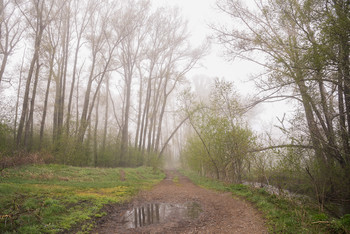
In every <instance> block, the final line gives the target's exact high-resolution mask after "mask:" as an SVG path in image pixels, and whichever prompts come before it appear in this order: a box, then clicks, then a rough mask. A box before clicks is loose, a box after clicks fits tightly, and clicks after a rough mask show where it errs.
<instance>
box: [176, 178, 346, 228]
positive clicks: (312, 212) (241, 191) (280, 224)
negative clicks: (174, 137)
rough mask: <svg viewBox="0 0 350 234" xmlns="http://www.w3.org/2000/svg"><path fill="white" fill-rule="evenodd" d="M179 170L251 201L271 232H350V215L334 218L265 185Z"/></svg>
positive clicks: (209, 186) (215, 187) (219, 189)
mask: <svg viewBox="0 0 350 234" xmlns="http://www.w3.org/2000/svg"><path fill="white" fill-rule="evenodd" d="M181 172H182V173H183V174H184V175H186V176H187V177H189V178H190V179H191V180H192V181H193V183H195V184H197V185H199V186H201V187H204V188H208V189H213V190H217V191H228V192H232V194H233V195H234V196H238V197H241V198H244V199H246V200H248V201H249V202H251V203H252V204H253V205H254V206H255V207H257V208H258V209H259V210H260V211H261V212H262V214H263V216H264V218H265V220H266V224H267V227H268V229H269V232H270V233H350V215H345V216H344V217H343V218H342V219H335V218H332V217H330V216H328V215H327V214H325V213H321V212H319V211H318V209H317V208H315V207H314V205H312V204H310V203H307V202H304V201H302V200H291V199H288V198H285V197H280V196H276V195H271V194H269V193H267V192H266V191H265V190H264V189H253V188H251V187H248V186H245V185H241V184H230V185H228V184H224V183H223V182H221V181H217V180H213V179H208V178H205V177H201V176H198V175H197V174H195V173H193V172H188V171H181Z"/></svg>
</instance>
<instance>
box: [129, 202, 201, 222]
mask: <svg viewBox="0 0 350 234" xmlns="http://www.w3.org/2000/svg"><path fill="white" fill-rule="evenodd" d="M201 212H202V208H201V206H200V204H199V203H197V202H189V203H185V204H170V203H148V204H143V205H141V206H138V207H134V208H132V209H130V210H128V211H127V212H126V213H125V214H124V216H123V223H124V225H125V227H126V228H137V227H143V226H147V225H150V224H157V223H166V222H171V221H179V220H184V219H185V220H186V219H187V220H189V219H196V218H198V216H199V215H200V213H201Z"/></svg>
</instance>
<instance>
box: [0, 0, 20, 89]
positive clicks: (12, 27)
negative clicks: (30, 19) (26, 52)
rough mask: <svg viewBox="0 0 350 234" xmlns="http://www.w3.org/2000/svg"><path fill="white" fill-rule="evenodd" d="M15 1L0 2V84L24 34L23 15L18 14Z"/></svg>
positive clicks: (4, 0)
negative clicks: (10, 58) (9, 60)
mask: <svg viewBox="0 0 350 234" xmlns="http://www.w3.org/2000/svg"><path fill="white" fill-rule="evenodd" d="M15 2H16V1H13V0H1V1H0V58H1V63H0V84H1V81H2V80H3V76H4V73H5V68H6V65H7V63H8V59H9V57H10V56H11V54H12V53H13V52H14V50H15V48H16V46H17V44H18V43H19V42H20V41H21V39H22V35H23V32H24V27H23V23H22V22H23V15H22V14H21V13H20V12H19V10H18V8H17V6H16V3H15Z"/></svg>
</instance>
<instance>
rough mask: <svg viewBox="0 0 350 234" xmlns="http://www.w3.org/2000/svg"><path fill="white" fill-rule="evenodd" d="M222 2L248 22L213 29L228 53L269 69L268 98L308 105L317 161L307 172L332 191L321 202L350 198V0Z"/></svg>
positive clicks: (224, 7)
mask: <svg viewBox="0 0 350 234" xmlns="http://www.w3.org/2000/svg"><path fill="white" fill-rule="evenodd" d="M218 7H219V9H220V10H221V11H222V12H223V13H224V14H226V15H228V16H229V17H230V19H231V20H232V23H233V24H237V25H238V24H239V25H241V26H242V27H241V28H236V27H234V26H233V24H232V25H231V27H223V26H222V27H221V26H214V27H213V29H214V30H215V32H216V35H217V39H218V41H219V42H220V43H222V44H223V45H224V46H225V47H226V51H227V54H228V55H229V56H231V57H232V56H233V57H237V56H238V57H241V58H244V59H248V60H251V61H254V62H257V63H259V64H261V65H262V66H264V67H265V68H266V70H267V71H268V74H269V75H268V76H267V77H266V78H267V80H266V79H265V80H264V79H262V80H260V82H259V83H260V84H261V86H260V87H261V88H262V93H265V94H266V96H265V97H262V100H282V99H286V98H287V99H293V100H294V101H296V103H298V104H299V105H300V106H302V108H303V115H304V121H305V122H306V126H307V128H308V129H307V130H308V131H307V137H308V139H309V146H312V148H313V151H314V160H313V162H314V163H315V165H317V166H315V167H314V168H315V170H313V171H311V170H309V168H310V167H311V166H310V165H307V167H306V169H307V170H306V171H305V172H306V173H308V174H309V175H310V178H312V180H313V181H316V182H315V185H316V186H322V187H319V188H317V189H316V193H318V192H320V191H326V192H325V196H323V197H322V198H321V200H320V204H324V202H325V200H327V199H330V198H331V197H337V198H336V199H340V200H343V201H345V200H344V198H345V197H348V196H349V194H350V191H349V190H348V189H347V188H348V187H349V186H348V185H346V186H344V184H343V176H344V175H345V174H347V173H348V172H349V168H350V167H349V154H348V150H349V148H348V139H349V131H346V130H345V129H346V128H348V127H349V122H348V123H346V121H345V120H346V119H347V118H348V114H347V113H348V112H347V110H348V107H347V105H348V103H349V101H347V100H348V99H347V98H348V95H347V87H348V86H347V78H348V76H349V75H348V67H349V62H348V61H349V48H348V46H346V44H347V43H343V44H342V42H345V41H347V42H348V41H349V33H348V32H349V29H348V28H349V27H347V26H346V25H349V24H348V23H349V4H348V1H331V2H330V1H312V0H311V1H301V0H300V1H294V0H293V1H292V0H290V1H283V2H282V1H277V0H276V1H268V2H262V1H261V2H259V1H257V2H256V8H255V9H256V11H252V10H249V9H248V8H246V7H245V6H244V5H243V4H242V3H241V2H239V1H234V0H224V1H219V2H218ZM338 30H340V31H342V32H341V33H340V31H338ZM261 78H265V77H264V76H262V77H261ZM339 130H340V131H339ZM339 133H340V134H339ZM340 142H342V143H340ZM317 180H318V181H322V182H317ZM341 181H342V182H341ZM344 183H345V184H350V181H349V180H346V182H344ZM336 188H337V189H336ZM336 190H338V191H341V192H337V191H336ZM317 196H318V195H317ZM318 197H320V196H318Z"/></svg>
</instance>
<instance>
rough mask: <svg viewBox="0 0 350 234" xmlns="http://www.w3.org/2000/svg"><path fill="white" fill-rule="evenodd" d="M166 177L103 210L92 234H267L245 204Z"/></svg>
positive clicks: (177, 176)
mask: <svg viewBox="0 0 350 234" xmlns="http://www.w3.org/2000/svg"><path fill="white" fill-rule="evenodd" d="M166 174H167V176H166V178H165V179H164V180H163V181H161V182H160V183H159V184H158V185H156V186H155V187H153V189H152V190H148V191H142V192H140V193H139V194H138V195H137V196H136V197H135V198H134V200H133V201H132V202H130V203H127V204H122V205H115V206H108V207H106V210H107V213H108V215H106V216H105V217H103V218H101V219H100V220H99V221H98V222H97V227H96V228H95V230H93V231H92V233H268V232H267V228H266V226H265V224H264V220H263V218H262V217H261V214H260V213H259V212H258V211H257V210H256V209H255V208H254V207H253V206H252V205H251V204H249V203H248V202H246V201H244V200H242V199H239V198H235V197H232V194H231V193H219V192H215V191H210V190H207V189H204V188H201V187H199V186H197V185H194V184H193V183H192V182H191V181H190V180H189V179H188V178H187V177H185V176H183V175H181V174H180V173H178V172H177V171H174V170H171V171H166ZM150 207H151V209H150ZM189 207H190V208H189ZM156 208H157V209H156ZM135 212H136V213H135ZM147 214H148V216H147ZM151 214H152V215H151ZM130 217H131V218H130ZM142 217H143V218H142ZM138 218H139V219H138ZM135 219H136V224H135ZM153 221H154V222H153ZM140 224H141V227H140ZM135 226H136V228H135Z"/></svg>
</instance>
